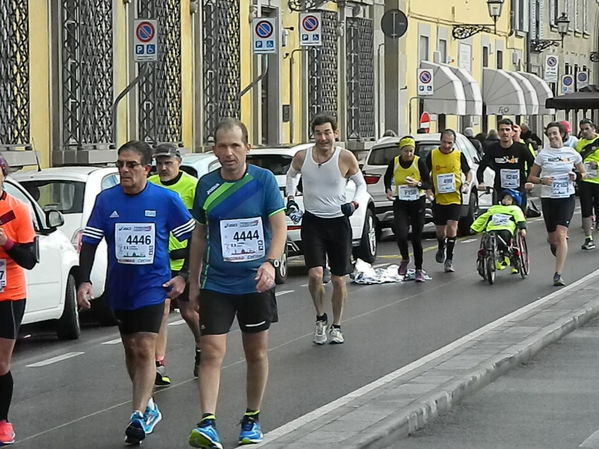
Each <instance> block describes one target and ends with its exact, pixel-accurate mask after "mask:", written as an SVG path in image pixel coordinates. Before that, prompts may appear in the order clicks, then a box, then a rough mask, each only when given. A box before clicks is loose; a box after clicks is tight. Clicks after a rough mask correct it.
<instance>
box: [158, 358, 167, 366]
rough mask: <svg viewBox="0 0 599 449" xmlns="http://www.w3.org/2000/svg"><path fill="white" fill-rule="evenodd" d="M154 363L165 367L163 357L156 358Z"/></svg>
mask: <svg viewBox="0 0 599 449" xmlns="http://www.w3.org/2000/svg"><path fill="white" fill-rule="evenodd" d="M156 363H160V364H161V365H166V363H165V358H164V356H163V357H156Z"/></svg>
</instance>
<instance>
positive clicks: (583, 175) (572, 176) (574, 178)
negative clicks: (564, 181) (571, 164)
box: [568, 171, 586, 181]
mask: <svg viewBox="0 0 599 449" xmlns="http://www.w3.org/2000/svg"><path fill="white" fill-rule="evenodd" d="M568 177H569V178H570V181H576V173H574V172H572V171H571V172H570V173H568ZM580 177H581V178H586V172H585V173H581V174H580Z"/></svg>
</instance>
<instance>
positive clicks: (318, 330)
mask: <svg viewBox="0 0 599 449" xmlns="http://www.w3.org/2000/svg"><path fill="white" fill-rule="evenodd" d="M312 341H313V342H314V344H317V345H324V344H325V343H326V342H327V322H326V321H322V320H317V321H316V324H315V325H314V336H313V337H312Z"/></svg>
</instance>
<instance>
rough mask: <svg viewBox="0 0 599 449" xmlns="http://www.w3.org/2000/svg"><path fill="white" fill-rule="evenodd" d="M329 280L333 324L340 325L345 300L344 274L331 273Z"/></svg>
mask: <svg viewBox="0 0 599 449" xmlns="http://www.w3.org/2000/svg"><path fill="white" fill-rule="evenodd" d="M331 282H332V283H333V298H332V302H333V324H334V325H337V326H341V318H342V317H343V309H344V306H345V301H346V300H347V285H346V282H345V276H336V275H331Z"/></svg>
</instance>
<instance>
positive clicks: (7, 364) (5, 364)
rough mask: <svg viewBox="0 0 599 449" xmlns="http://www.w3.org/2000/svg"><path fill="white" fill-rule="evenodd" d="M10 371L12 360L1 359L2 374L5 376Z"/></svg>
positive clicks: (0, 368) (0, 369)
mask: <svg viewBox="0 0 599 449" xmlns="http://www.w3.org/2000/svg"><path fill="white" fill-rule="evenodd" d="M9 371H10V360H2V361H0V376H4V375H5V374H6V373H8V372H9Z"/></svg>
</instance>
